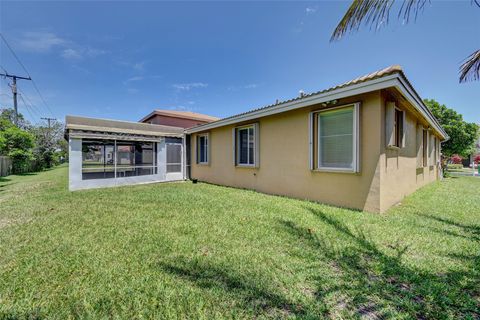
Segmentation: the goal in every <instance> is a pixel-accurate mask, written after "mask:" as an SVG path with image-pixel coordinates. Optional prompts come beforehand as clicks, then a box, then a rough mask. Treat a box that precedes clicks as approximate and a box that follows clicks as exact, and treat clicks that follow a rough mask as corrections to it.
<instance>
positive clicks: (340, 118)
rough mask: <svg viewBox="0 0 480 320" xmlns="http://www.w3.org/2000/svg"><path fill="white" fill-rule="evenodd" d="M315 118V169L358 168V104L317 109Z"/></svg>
mask: <svg viewBox="0 0 480 320" xmlns="http://www.w3.org/2000/svg"><path fill="white" fill-rule="evenodd" d="M314 116H315V115H314ZM315 118H316V121H315V124H314V127H316V131H317V134H316V139H317V143H316V146H315V147H316V150H317V152H316V154H315V156H316V158H317V161H316V169H319V170H333V171H351V172H358V168H359V165H358V162H359V161H358V150H359V146H358V124H359V104H358V103H357V104H354V105H349V106H345V107H340V108H335V109H333V110H327V111H321V112H318V113H317V114H316V116H315Z"/></svg>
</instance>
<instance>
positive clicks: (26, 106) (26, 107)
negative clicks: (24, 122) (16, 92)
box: [20, 95, 36, 122]
mask: <svg viewBox="0 0 480 320" xmlns="http://www.w3.org/2000/svg"><path fill="white" fill-rule="evenodd" d="M20 99H21V100H22V101H23V104H24V105H25V109H26V110H27V112H28V114H29V115H30V117H31V118H32V121H33V122H36V121H35V117H34V116H33V114H32V113H31V112H30V109H29V107H28V104H27V103H26V102H25V99H23V96H22V95H20ZM32 110H33V109H32Z"/></svg>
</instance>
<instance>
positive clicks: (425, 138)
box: [422, 129, 428, 167]
mask: <svg viewBox="0 0 480 320" xmlns="http://www.w3.org/2000/svg"><path fill="white" fill-rule="evenodd" d="M422 145H423V150H422V157H423V166H424V167H426V166H427V165H428V163H427V159H428V154H427V150H428V130H427V129H423V143H422Z"/></svg>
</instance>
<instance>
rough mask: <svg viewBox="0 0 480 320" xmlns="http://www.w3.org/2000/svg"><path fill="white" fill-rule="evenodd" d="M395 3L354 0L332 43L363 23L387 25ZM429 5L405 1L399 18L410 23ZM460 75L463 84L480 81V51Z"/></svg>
mask: <svg viewBox="0 0 480 320" xmlns="http://www.w3.org/2000/svg"><path fill="white" fill-rule="evenodd" d="M394 2H395V0H353V1H352V4H351V5H350V7H349V8H348V10H347V12H346V13H345V16H344V17H343V18H342V20H341V21H340V23H339V24H338V25H337V27H336V28H335V31H334V32H333V34H332V37H331V38H330V41H335V40H339V39H340V38H342V37H343V36H344V35H345V34H346V33H347V32H349V31H356V30H358V29H359V28H360V25H361V24H362V22H364V23H365V24H367V25H368V24H369V25H370V26H371V27H375V29H379V28H380V27H382V26H384V25H386V24H387V23H388V20H389V14H390V10H391V9H392V6H393V4H394ZM427 3H430V0H403V3H402V5H401V7H400V10H399V11H398V18H401V19H403V20H404V21H405V22H409V20H410V17H411V16H412V15H413V16H414V17H415V19H416V18H417V16H418V13H420V11H422V10H423V9H424V8H425V5H426V4H427ZM471 3H472V5H473V4H475V5H476V6H478V7H479V8H480V0H471ZM459 73H460V82H461V83H463V82H466V81H471V80H480V50H477V51H475V52H473V53H472V54H471V55H469V56H468V57H467V58H466V59H465V61H464V62H463V63H462V65H461V66H460V71H459Z"/></svg>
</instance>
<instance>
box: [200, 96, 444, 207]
mask: <svg viewBox="0 0 480 320" xmlns="http://www.w3.org/2000/svg"><path fill="white" fill-rule="evenodd" d="M392 93H394V94H393V95H392ZM392 100H393V101H395V103H396V105H397V106H398V108H400V109H402V110H405V111H406V116H405V121H406V123H405V130H406V134H405V139H406V140H405V146H404V147H403V148H397V149H395V148H387V147H386V143H385V142H386V138H385V123H386V120H385V104H386V101H392ZM353 102H361V107H360V172H359V173H333V172H319V171H312V170H310V165H309V151H310V150H309V148H310V146H309V125H308V122H309V113H310V112H311V111H314V110H319V109H320V108H321V107H320V106H319V105H315V106H311V107H307V108H303V109H298V110H293V111H289V112H285V113H281V114H276V115H271V116H267V117H263V118H259V119H256V120H255V121H249V122H246V123H238V124H236V125H229V126H224V127H220V128H215V129H212V130H209V131H205V132H208V133H209V147H210V150H209V157H210V159H209V164H207V165H203V164H197V163H196V141H197V139H196V136H197V134H193V135H192V137H191V155H192V161H191V177H192V178H194V179H198V180H200V181H205V182H209V183H214V184H219V185H226V186H233V187H238V188H247V189H253V190H257V191H259V192H264V193H268V194H276V195H284V196H289V197H294V198H300V199H308V200H314V201H318V202H322V203H327V204H332V205H336V206H341V207H348V208H354V209H359V210H365V211H370V212H385V211H386V210H387V209H389V208H390V207H391V206H392V205H394V204H396V203H398V202H399V201H401V200H402V199H403V198H404V197H405V196H406V195H408V194H410V193H412V192H414V191H415V190H417V189H418V188H420V187H422V186H424V185H425V184H428V183H430V182H432V181H435V180H437V179H438V178H439V174H438V165H437V163H435V162H434V161H432V160H430V159H429V160H427V166H425V167H424V166H423V165H419V164H418V163H419V162H420V163H422V160H421V159H419V158H418V157H419V155H421V154H422V153H421V147H422V146H421V145H420V144H419V142H418V140H417V139H418V138H417V131H418V130H419V129H418V128H419V125H420V128H421V126H424V127H428V125H427V123H426V122H425V120H424V119H423V118H422V117H421V116H420V114H419V113H418V112H417V111H415V109H414V108H413V106H412V105H409V104H408V103H407V102H406V101H405V100H404V99H402V98H401V96H399V95H398V92H395V90H394V89H392V90H389V92H386V91H376V92H371V93H368V94H364V95H359V96H355V97H350V98H348V99H342V100H340V101H339V102H338V104H337V106H339V105H344V104H348V103H353ZM250 123H258V126H259V141H260V143H259V163H260V164H259V167H258V168H244V167H236V166H235V165H234V152H233V134H232V131H233V129H234V128H235V127H236V126H241V125H245V124H250ZM420 130H421V129H420ZM205 132H199V133H198V134H202V133H205ZM433 134H434V133H433V131H429V135H433ZM437 138H438V137H437ZM436 153H437V156H436V162H438V159H439V150H438V148H437V151H436ZM427 155H428V156H429V152H427ZM420 157H421V156H420Z"/></svg>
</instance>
